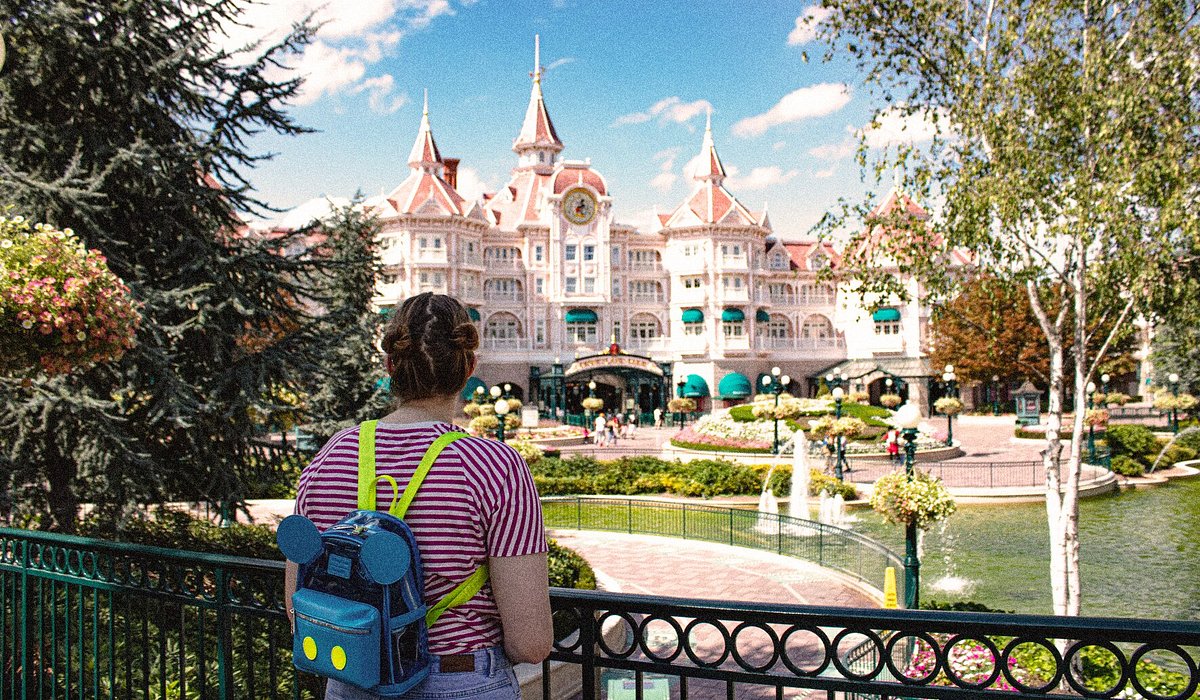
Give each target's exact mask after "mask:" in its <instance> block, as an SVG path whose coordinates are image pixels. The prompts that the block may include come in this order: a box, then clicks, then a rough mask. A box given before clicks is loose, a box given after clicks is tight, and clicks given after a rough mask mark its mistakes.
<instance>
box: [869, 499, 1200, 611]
mask: <svg viewBox="0 0 1200 700" xmlns="http://www.w3.org/2000/svg"><path fill="white" fill-rule="evenodd" d="M1079 511H1080V512H1079V537H1080V559H1081V567H1082V573H1083V576H1082V579H1083V600H1082V614H1083V615H1090V616H1104V617H1146V618H1159V619H1172V620H1183V619H1186V620H1200V586H1197V585H1196V581H1197V580H1200V477H1192V478H1187V479H1178V480H1174V481H1172V482H1170V483H1168V484H1165V485H1162V486H1158V487H1154V488H1147V489H1138V490H1136V491H1123V492H1121V493H1113V494H1108V495H1104V496H1098V497H1094V498H1087V499H1084V500H1082V501H1081V502H1080V509H1079ZM853 515H855V516H857V517H858V519H859V520H858V522H855V523H853V524H851V525H850V527H851V528H852V529H854V530H856V531H858V532H861V533H863V534H865V535H868V536H870V537H872V538H875V539H877V540H878V541H880V542H883V543H884V544H886V545H887V546H888V547H891V548H892V550H893V551H895V552H897V553H899V554H900V555H901V556H903V553H904V530H903V528H902V527H900V526H898V525H889V524H887V523H885V522H883V520H882V519H881V518H880V517H879V516H878V515H876V514H875V513H874V512H872V511H870V510H869V509H859V510H855V511H853ZM1048 550H1049V535H1048V526H1047V521H1046V507H1045V505H1044V504H1042V503H1023V504H1008V505H960V506H959V507H958V512H956V513H955V514H954V515H953V516H951V517H950V519H949V520H948V521H947V522H946V523H945V524H944V526H940V525H939V526H935V527H934V528H932V529H931V530H930V531H929V532H927V533H926V534H925V541H924V556H923V558H922V563H921V598H922V600H929V599H939V600H948V601H953V600H972V601H976V602H979V603H983V604H984V605H988V606H990V607H993V608H998V609H1001V610H1011V611H1013V612H1019V613H1033V614H1050V613H1051V612H1052V606H1051V602H1050V573H1049V563H1048V561H1049V553H1048ZM896 573H897V576H898V577H900V576H902V575H903V574H902V572H899V571H898V572H896Z"/></svg>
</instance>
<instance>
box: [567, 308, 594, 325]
mask: <svg viewBox="0 0 1200 700" xmlns="http://www.w3.org/2000/svg"><path fill="white" fill-rule="evenodd" d="M597 320H598V318H597V317H596V312H595V311H592V310H591V309H571V310H569V311H567V316H566V321H567V323H595V322H596V321H597Z"/></svg>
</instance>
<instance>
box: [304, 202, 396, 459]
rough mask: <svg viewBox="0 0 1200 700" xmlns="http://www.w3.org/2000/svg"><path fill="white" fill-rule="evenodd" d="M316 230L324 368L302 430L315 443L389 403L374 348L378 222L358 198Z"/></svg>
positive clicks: (378, 327) (378, 329)
mask: <svg viewBox="0 0 1200 700" xmlns="http://www.w3.org/2000/svg"><path fill="white" fill-rule="evenodd" d="M321 228H322V230H323V232H324V234H325V235H326V236H327V237H328V238H327V241H326V243H325V248H326V249H327V255H328V260H329V262H330V264H331V268H332V270H331V275H330V278H329V279H330V285H329V289H328V293H327V294H325V295H324V296H325V297H326V298H328V300H329V301H328V307H327V309H326V314H325V315H324V316H323V317H322V319H321V323H320V335H321V346H322V350H321V354H322V358H323V359H322V364H323V366H324V370H323V372H322V373H321V374H320V375H319V376H317V377H316V379H317V383H316V384H315V385H314V386H313V387H311V390H310V392H309V394H308V396H307V400H306V403H307V406H308V414H309V415H310V416H311V417H312V420H311V422H309V423H308V424H307V425H306V426H305V427H306V429H307V430H308V431H309V432H311V433H312V434H313V437H314V438H315V439H316V441H317V444H323V443H324V442H325V441H326V440H328V439H329V438H330V437H332V436H333V434H334V433H336V432H337V431H339V430H341V429H342V428H347V427H350V426H352V425H355V424H357V423H360V422H362V421H364V420H370V419H372V418H378V417H380V416H381V415H383V414H384V413H386V412H387V406H388V401H389V394H388V392H387V391H386V390H385V388H384V383H383V382H382V381H381V380H382V379H383V378H384V377H385V376H386V371H385V368H384V356H383V353H382V352H381V351H380V349H379V338H380V336H381V335H382V333H383V326H384V322H385V320H386V316H385V315H384V314H383V313H379V312H376V311H375V307H374V304H373V303H372V298H373V297H374V293H375V278H376V276H377V275H378V274H379V270H380V263H379V258H378V257H377V255H376V252H375V247H374V241H375V236H376V234H377V233H379V229H380V224H379V221H378V220H377V219H376V218H374V217H373V216H371V215H370V214H369V213H368V212H367V211H366V210H365V208H364V207H363V205H362V198H361V196H358V197H355V199H354V201H352V202H350V203H349V204H347V205H345V206H344V207H340V208H338V209H337V210H335V211H334V212H333V214H332V215H331V216H330V217H329V218H328V219H327V220H326V221H325V222H324V223H323V225H322V227H321Z"/></svg>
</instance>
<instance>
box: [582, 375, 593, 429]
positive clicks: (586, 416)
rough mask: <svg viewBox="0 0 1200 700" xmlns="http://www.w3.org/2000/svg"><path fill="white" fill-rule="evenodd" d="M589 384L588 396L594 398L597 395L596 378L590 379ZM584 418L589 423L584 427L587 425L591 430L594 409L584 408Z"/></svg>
mask: <svg viewBox="0 0 1200 700" xmlns="http://www.w3.org/2000/svg"><path fill="white" fill-rule="evenodd" d="M587 386H588V395H587V397H588V398H589V399H590V398H594V397H595V396H596V380H594V379H593V380H591V381H589V382H588V385H587ZM583 420H584V422H585V423H587V425H586V426H584V427H586V428H587V429H588V430H591V429H592V409H590V408H585V409H583Z"/></svg>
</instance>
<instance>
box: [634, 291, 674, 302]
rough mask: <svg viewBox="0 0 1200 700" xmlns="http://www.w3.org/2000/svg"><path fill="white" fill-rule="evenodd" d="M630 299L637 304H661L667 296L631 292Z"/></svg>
mask: <svg viewBox="0 0 1200 700" xmlns="http://www.w3.org/2000/svg"><path fill="white" fill-rule="evenodd" d="M629 301H631V302H633V303H635V304H661V303H663V301H665V298H664V297H663V295H661V294H637V293H634V294H630V295H629Z"/></svg>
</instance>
